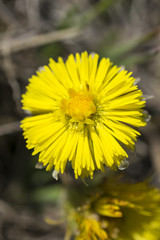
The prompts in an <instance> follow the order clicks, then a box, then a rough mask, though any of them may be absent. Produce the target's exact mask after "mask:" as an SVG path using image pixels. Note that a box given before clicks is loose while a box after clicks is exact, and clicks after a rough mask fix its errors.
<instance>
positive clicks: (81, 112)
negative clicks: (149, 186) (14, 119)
mask: <svg viewBox="0 0 160 240" xmlns="http://www.w3.org/2000/svg"><path fill="white" fill-rule="evenodd" d="M98 58H99V56H98V54H94V55H88V54H87V52H83V53H82V54H81V55H80V54H78V53H77V54H76V55H75V57H74V56H73V55H72V54H71V55H70V56H69V57H68V59H67V61H66V62H65V63H64V62H63V60H62V58H58V62H55V61H54V60H53V59H50V63H49V66H44V68H43V70H42V71H39V72H37V75H35V76H32V77H31V79H30V80H29V85H28V87H27V91H26V93H25V94H24V95H23V99H22V103H23V109H25V110H29V111H30V112H31V113H32V114H33V115H34V116H31V117H27V118H25V119H24V120H23V121H22V125H21V127H22V128H23V130H24V137H25V138H26V139H27V147H28V148H29V149H31V148H34V152H33V154H37V153H39V162H42V164H43V165H44V166H46V170H51V169H52V168H53V167H54V169H55V171H56V172H59V171H60V172H61V173H63V172H64V171H65V167H66V164H67V161H70V162H71V165H72V168H73V169H74V173H75V177H76V178H78V176H82V177H85V176H88V175H89V176H90V177H91V178H92V176H93V172H94V170H96V169H100V170H101V171H103V168H104V165H106V166H108V167H111V168H115V166H119V165H120V164H121V162H122V161H123V160H124V159H125V158H127V157H128V155H127V153H126V151H125V150H124V148H123V145H125V146H126V147H127V148H129V149H133V148H134V145H135V141H136V138H137V136H138V135H140V133H139V132H138V131H137V130H135V127H136V128H139V127H140V126H145V125H146V122H145V121H144V114H143V107H144V106H145V100H144V99H143V96H142V91H141V90H139V89H138V87H137V85H136V84H135V78H134V77H131V74H132V73H131V72H127V71H125V70H122V69H121V68H119V67H117V66H114V65H113V64H112V63H111V62H110V60H109V59H106V58H103V59H102V60H101V61H100V62H98Z"/></svg>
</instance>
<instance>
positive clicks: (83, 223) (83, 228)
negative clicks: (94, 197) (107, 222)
mask: <svg viewBox="0 0 160 240" xmlns="http://www.w3.org/2000/svg"><path fill="white" fill-rule="evenodd" d="M78 222H79V234H78V236H77V237H76V240H105V239H108V235H107V233H106V232H105V231H104V230H103V229H102V227H101V226H100V222H99V221H97V220H96V219H94V216H92V215H91V216H89V217H86V218H85V217H80V218H79V220H78Z"/></svg>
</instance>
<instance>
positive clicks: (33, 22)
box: [26, 0, 41, 30]
mask: <svg viewBox="0 0 160 240" xmlns="http://www.w3.org/2000/svg"><path fill="white" fill-rule="evenodd" d="M26 10H27V16H28V24H29V26H30V28H31V29H33V28H34V29H37V30H38V29H39V28H40V22H41V21H40V12H39V10H40V9H39V0H34V1H33V0H26Z"/></svg>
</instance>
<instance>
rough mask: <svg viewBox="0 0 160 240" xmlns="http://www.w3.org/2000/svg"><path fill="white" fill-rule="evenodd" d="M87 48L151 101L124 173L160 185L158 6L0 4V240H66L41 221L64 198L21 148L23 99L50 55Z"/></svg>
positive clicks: (74, 1) (124, 2)
mask: <svg viewBox="0 0 160 240" xmlns="http://www.w3.org/2000/svg"><path fill="white" fill-rule="evenodd" d="M84 50H87V51H88V52H89V53H91V52H97V53H99V54H100V57H110V58H111V60H112V61H113V62H114V63H115V64H118V65H122V66H124V67H125V68H127V69H128V70H130V71H132V72H133V73H134V74H133V75H134V77H136V78H140V79H141V81H140V82H139V86H140V87H141V88H142V90H143V92H144V94H145V95H146V97H149V98H150V96H154V98H152V99H150V100H148V101H147V107H146V109H147V110H148V111H149V114H150V115H151V116H152V118H151V121H150V122H149V123H148V126H147V127H145V128H144V129H142V130H141V132H142V136H141V137H140V139H139V140H138V142H137V144H136V154H135V153H132V154H131V157H130V162H131V163H130V166H129V168H128V169H127V170H126V171H125V174H126V175H127V176H128V177H129V178H130V179H132V180H133V181H139V180H142V179H145V178H146V177H150V176H152V182H153V184H154V185H156V186H159V185H160V134H159V132H160V98H159V95H160V1H159V0H141V1H139V0H117V1H116V0H101V1H98V0H97V1H96V0H81V1H79V0H70V1H69V0H68V1H67V0H0V239H6V240H10V239H11V240H22V239H23V240H26V239H29V240H35V239H39V240H40V239H45V240H49V239H52V240H53V239H57V240H58V239H64V226H63V225H61V226H59V227H56V226H50V225H47V224H46V223H45V222H44V216H46V215H47V214H49V215H52V214H53V216H57V215H59V210H58V204H57V203H58V202H59V201H60V199H61V198H63V197H64V196H63V194H61V190H60V186H61V182H58V183H56V184H55V182H54V180H53V179H52V177H51V173H46V172H45V171H44V170H37V169H35V168H34V166H35V164H36V162H37V157H34V158H33V157H32V156H31V152H32V151H28V150H27V149H26V148H25V141H24V140H23V137H22V132H21V130H20V128H19V122H20V120H21V119H23V117H24V116H25V114H24V113H23V111H22V110H21V94H22V93H24V92H25V86H26V85H27V83H28V78H29V77H30V76H31V75H32V74H34V73H35V71H36V70H37V69H38V68H39V67H40V66H43V65H45V64H47V63H48V59H49V58H50V57H52V58H54V59H55V60H56V59H57V57H58V56H62V57H63V58H64V59H66V58H67V56H68V54H70V53H75V52H81V51H84ZM52 185H55V188H54V191H53V189H52ZM53 203H54V204H53ZM51 206H52V207H51Z"/></svg>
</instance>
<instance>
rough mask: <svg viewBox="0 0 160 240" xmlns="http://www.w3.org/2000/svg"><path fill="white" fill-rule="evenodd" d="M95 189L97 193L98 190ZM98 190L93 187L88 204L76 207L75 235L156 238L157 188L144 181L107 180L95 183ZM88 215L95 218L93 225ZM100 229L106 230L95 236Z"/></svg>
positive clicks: (159, 220) (159, 217) (159, 218)
mask: <svg viewBox="0 0 160 240" xmlns="http://www.w3.org/2000/svg"><path fill="white" fill-rule="evenodd" d="M99 190H100V192H101V194H98V191H99ZM98 191H96V190H95V191H94V197H93V198H92V199H90V201H89V199H88V200H87V204H88V205H86V204H84V206H83V205H82V206H81V208H79V215H80V217H79V219H78V218H77V226H78V229H79V234H78V236H83V234H84V235H85V236H91V235H92V238H91V239H109V240H114V239H117V240H159V239H160V192H159V190H157V189H155V188H153V187H150V186H149V185H148V184H147V182H142V183H138V184H116V183H112V184H111V183H110V182H108V183H107V185H105V187H104V188H103V187H99V188H98ZM96 194H97V195H96ZM77 214H78V212H77ZM82 216H83V217H82ZM92 216H93V217H92ZM91 218H92V220H93V222H94V221H96V224H95V225H94V223H92V221H91V220H90V219H91ZM91 225H92V226H91ZM96 225H97V226H96ZM101 231H102V233H103V234H104V232H105V233H106V236H105V235H103V237H104V238H103V237H101V238H100V237H99V238H98V237H97V235H98V234H97V232H98V233H99V234H100V232H101ZM77 239H81V238H77ZM84 239H89V238H84Z"/></svg>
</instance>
